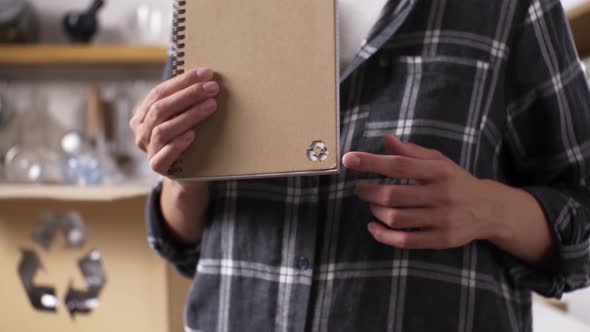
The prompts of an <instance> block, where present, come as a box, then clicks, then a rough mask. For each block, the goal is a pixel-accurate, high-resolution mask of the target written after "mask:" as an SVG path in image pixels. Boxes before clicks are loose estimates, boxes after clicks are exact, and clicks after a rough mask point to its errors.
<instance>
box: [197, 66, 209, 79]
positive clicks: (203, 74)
mask: <svg viewBox="0 0 590 332" xmlns="http://www.w3.org/2000/svg"><path fill="white" fill-rule="evenodd" d="M210 73H211V71H210V70H209V69H207V68H199V69H197V77H198V78H207V77H209V74H210Z"/></svg>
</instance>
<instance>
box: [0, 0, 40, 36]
mask: <svg viewBox="0 0 590 332" xmlns="http://www.w3.org/2000/svg"><path fill="white" fill-rule="evenodd" d="M38 40H39V23H38V20H37V17H36V15H35V13H34V12H33V8H32V7H31V5H30V4H29V3H27V2H26V1H24V0H0V43H32V42H36V41H38Z"/></svg>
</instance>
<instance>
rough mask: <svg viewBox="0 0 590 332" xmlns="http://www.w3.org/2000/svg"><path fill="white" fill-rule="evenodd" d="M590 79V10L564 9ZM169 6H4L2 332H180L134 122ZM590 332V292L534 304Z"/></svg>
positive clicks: (95, 1)
mask: <svg viewBox="0 0 590 332" xmlns="http://www.w3.org/2000/svg"><path fill="white" fill-rule="evenodd" d="M563 4H564V6H565V8H566V9H567V12H568V18H569V21H570V25H571V27H572V30H573V33H574V37H575V40H576V44H577V47H578V49H579V52H580V55H581V57H582V59H586V56H587V57H588V59H589V61H586V63H587V64H588V67H590V1H587V0H563ZM172 11H173V8H172V1H171V0H116V1H115V0H51V1H48V0H0V264H1V265H0V266H1V268H0V295H2V296H0V298H1V299H0V317H1V319H0V332H13V331H19V332H28V331H60V332H63V331H105V330H112V331H120V330H123V329H125V330H131V331H137V330H141V331H158V332H162V331H182V330H183V327H182V307H183V304H184V300H185V297H186V293H187V291H188V287H189V284H188V281H187V280H182V279H181V278H180V277H178V275H177V274H176V273H175V272H173V271H171V270H170V268H169V267H167V266H166V265H165V264H164V262H163V261H162V260H160V259H159V258H157V257H155V254H154V253H152V252H151V250H150V249H149V248H148V247H147V245H146V244H147V243H146V240H145V230H144V226H143V219H144V212H143V208H144V203H145V199H146V197H147V194H148V192H149V190H150V186H151V185H152V184H153V183H154V181H155V179H156V176H155V174H153V173H152V172H151V171H150V169H149V167H148V163H147V161H146V160H145V157H143V155H142V154H141V153H139V152H138V151H136V149H135V147H134V144H133V137H132V134H131V132H130V130H129V129H128V122H129V120H130V118H131V116H132V114H133V112H134V109H135V108H136V107H137V105H138V103H139V102H140V101H141V100H142V98H143V97H144V96H145V95H146V94H147V92H148V91H149V90H150V89H151V88H152V87H153V86H155V85H156V84H157V83H158V82H160V81H161V80H162V74H163V68H164V65H165V62H166V58H167V54H168V46H169V36H170V34H171V26H172ZM534 324H535V331H571V332H576V331H590V291H581V292H578V293H575V294H572V295H568V296H566V297H565V298H564V299H562V300H561V301H549V300H546V299H541V298H536V300H535V322H534Z"/></svg>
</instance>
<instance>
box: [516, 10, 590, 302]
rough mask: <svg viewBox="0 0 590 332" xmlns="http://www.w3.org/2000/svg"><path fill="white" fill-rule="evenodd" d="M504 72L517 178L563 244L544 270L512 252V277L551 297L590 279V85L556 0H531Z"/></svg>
mask: <svg viewBox="0 0 590 332" xmlns="http://www.w3.org/2000/svg"><path fill="white" fill-rule="evenodd" d="M530 2H531V5H530V6H529V8H528V11H527V12H526V13H523V19H522V20H520V24H519V25H518V26H517V27H516V29H515V34H514V38H513V40H512V42H511V48H510V49H511V53H510V58H509V61H508V65H507V71H506V84H505V86H506V91H505V95H506V97H507V100H508V101H510V102H509V103H508V107H507V113H506V114H507V119H506V124H507V129H508V130H507V132H506V141H507V142H508V145H509V150H510V153H509V154H510V156H511V158H510V159H511V160H512V163H513V166H512V168H514V172H513V183H516V184H518V186H519V187H522V188H523V189H524V190H526V191H528V192H529V193H530V194H531V195H532V196H533V197H534V198H536V200H537V201H538V202H539V204H540V206H541V207H542V209H543V212H544V214H545V217H546V219H547V221H548V222H549V224H550V227H551V229H552V232H553V236H554V239H555V241H556V244H557V249H558V257H559V260H558V265H557V266H555V269H554V271H553V272H551V273H542V272H539V271H538V270H535V269H533V268H532V267H530V266H527V265H526V264H524V263H522V262H520V261H518V260H517V259H515V258H514V257H507V259H508V272H509V275H510V277H511V278H512V280H513V281H514V282H515V283H516V284H518V285H521V286H523V287H526V288H529V289H532V290H533V291H536V292H538V293H540V294H541V295H544V296H548V297H561V296H562V294H563V293H564V292H569V291H573V290H575V289H579V288H582V287H586V286H588V285H590V244H589V238H590V220H589V217H590V191H589V190H588V175H589V174H590V172H589V171H590V89H589V87H588V82H587V81H586V78H585V74H584V69H583V66H582V63H581V61H580V60H579V58H578V55H577V53H576V49H575V46H574V43H573V38H572V36H571V32H570V30H569V28H568V24H567V19H566V16H565V13H564V10H563V7H562V6H561V4H560V2H559V1H554V0H534V1H530Z"/></svg>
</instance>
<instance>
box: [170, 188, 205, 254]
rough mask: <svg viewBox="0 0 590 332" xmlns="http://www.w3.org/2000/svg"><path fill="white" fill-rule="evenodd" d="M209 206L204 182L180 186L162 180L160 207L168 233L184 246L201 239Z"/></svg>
mask: <svg viewBox="0 0 590 332" xmlns="http://www.w3.org/2000/svg"><path fill="white" fill-rule="evenodd" d="M208 204H209V190H208V185H207V183H206V182H201V183H191V184H180V183H179V182H175V181H172V180H170V179H164V181H163V183H162V194H161V197H160V205H161V210H162V214H163V217H164V219H165V221H166V223H167V225H168V228H169V229H170V231H171V232H172V233H173V234H174V235H175V236H176V238H177V239H178V240H179V241H180V242H182V243H185V244H192V243H197V242H198V241H200V239H201V235H202V233H203V226H204V224H205V215H206V213H207V207H208Z"/></svg>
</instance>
